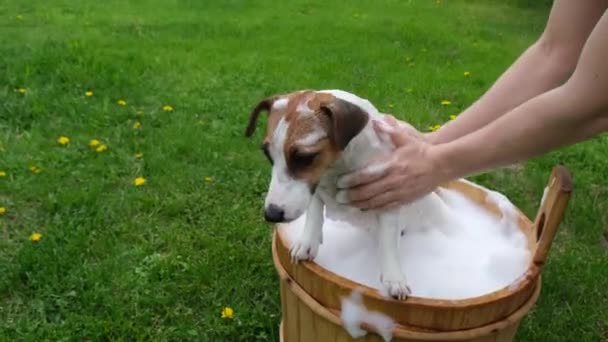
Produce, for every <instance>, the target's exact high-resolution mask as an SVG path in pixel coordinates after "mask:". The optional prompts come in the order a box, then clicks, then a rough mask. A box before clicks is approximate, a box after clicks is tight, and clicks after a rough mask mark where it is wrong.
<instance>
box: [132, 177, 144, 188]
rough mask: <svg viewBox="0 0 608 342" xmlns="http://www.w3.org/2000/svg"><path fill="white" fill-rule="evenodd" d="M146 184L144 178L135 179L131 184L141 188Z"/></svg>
mask: <svg viewBox="0 0 608 342" xmlns="http://www.w3.org/2000/svg"><path fill="white" fill-rule="evenodd" d="M145 183H146V179H145V178H144V177H137V178H135V180H134V181H133V184H134V185H135V186H142V185H144V184H145Z"/></svg>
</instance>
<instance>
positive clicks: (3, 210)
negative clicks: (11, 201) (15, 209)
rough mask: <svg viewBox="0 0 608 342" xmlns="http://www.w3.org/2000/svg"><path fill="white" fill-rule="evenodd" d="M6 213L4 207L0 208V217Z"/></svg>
mask: <svg viewBox="0 0 608 342" xmlns="http://www.w3.org/2000/svg"><path fill="white" fill-rule="evenodd" d="M5 213H6V208H5V207H0V215H4V214H5Z"/></svg>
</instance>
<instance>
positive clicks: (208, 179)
mask: <svg viewBox="0 0 608 342" xmlns="http://www.w3.org/2000/svg"><path fill="white" fill-rule="evenodd" d="M205 182H207V183H211V182H213V177H205Z"/></svg>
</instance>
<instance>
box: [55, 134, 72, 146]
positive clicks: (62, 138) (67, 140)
mask: <svg viewBox="0 0 608 342" xmlns="http://www.w3.org/2000/svg"><path fill="white" fill-rule="evenodd" d="M57 143H58V144H59V145H62V146H65V145H67V144H69V143H70V138H68V137H65V136H60V137H59V138H57Z"/></svg>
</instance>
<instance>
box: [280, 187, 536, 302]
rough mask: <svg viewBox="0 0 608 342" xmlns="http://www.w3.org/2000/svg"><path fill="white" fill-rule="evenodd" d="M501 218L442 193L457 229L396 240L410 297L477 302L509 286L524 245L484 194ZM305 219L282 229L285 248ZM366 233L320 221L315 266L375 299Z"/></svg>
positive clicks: (507, 215)
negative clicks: (475, 299)
mask: <svg viewBox="0 0 608 342" xmlns="http://www.w3.org/2000/svg"><path fill="white" fill-rule="evenodd" d="M484 191H486V192H488V196H487V200H488V201H493V202H494V203H495V204H496V205H497V207H498V208H500V210H501V211H502V212H503V217H502V218H498V217H496V216H493V215H492V214H490V213H489V212H488V211H487V210H485V209H484V208H482V207H481V206H479V205H477V204H476V203H474V202H472V201H471V200H469V199H468V198H466V197H465V196H463V195H462V194H460V193H459V192H457V191H455V190H450V189H442V190H441V192H440V196H441V197H442V198H443V200H444V201H445V202H446V204H447V205H448V206H449V207H451V208H453V209H454V211H455V212H456V213H457V217H456V218H457V219H458V221H460V222H461V223H462V224H461V225H460V226H459V229H458V230H455V231H454V232H453V233H451V234H449V235H445V234H442V233H441V229H439V228H438V227H431V228H430V229H425V230H413V231H406V232H405V234H404V235H403V236H402V237H400V239H401V241H400V250H399V252H400V257H401V264H402V267H403V272H405V275H406V277H407V280H408V285H409V287H410V288H411V290H412V295H413V296H417V297H424V298H433V299H445V300H457V299H465V298H472V297H477V296H481V295H484V294H487V293H490V292H493V291H496V290H499V289H501V288H504V287H507V286H509V285H513V283H514V282H516V281H517V280H518V278H520V277H521V276H522V275H523V274H524V273H525V272H526V270H527V268H528V263H529V260H530V252H529V251H528V248H527V246H528V241H527V239H526V236H525V235H524V234H523V233H522V232H521V231H520V230H519V228H518V226H517V211H516V208H515V207H514V206H513V204H512V203H511V202H510V201H509V200H508V199H507V198H506V197H505V196H503V195H502V194H499V193H497V192H493V191H488V190H487V189H484ZM304 222H305V215H302V216H301V217H300V218H298V219H297V220H296V221H293V222H292V223H290V224H289V225H286V226H283V228H281V229H283V236H284V237H285V238H286V239H287V242H288V244H291V241H293V239H294V238H295V237H296V236H298V235H297V234H299V232H300V230H301V229H302V228H303V226H304ZM362 228H367V227H357V226H353V225H350V224H347V223H345V222H340V221H333V220H329V219H327V218H326V219H325V223H324V225H323V244H322V245H321V246H320V248H319V252H318V255H317V257H316V258H315V260H314V261H315V262H316V263H317V264H319V265H320V266H322V267H324V268H326V269H328V270H330V271H332V272H334V273H336V274H338V275H340V276H342V277H345V278H347V279H350V280H352V281H354V282H357V283H360V284H363V285H366V286H369V287H372V288H376V289H378V290H379V291H380V292H381V293H382V291H383V286H382V284H381V283H380V279H379V269H380V260H379V255H378V245H377V243H376V238H375V234H374V233H373V231H370V230H368V229H362Z"/></svg>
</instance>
